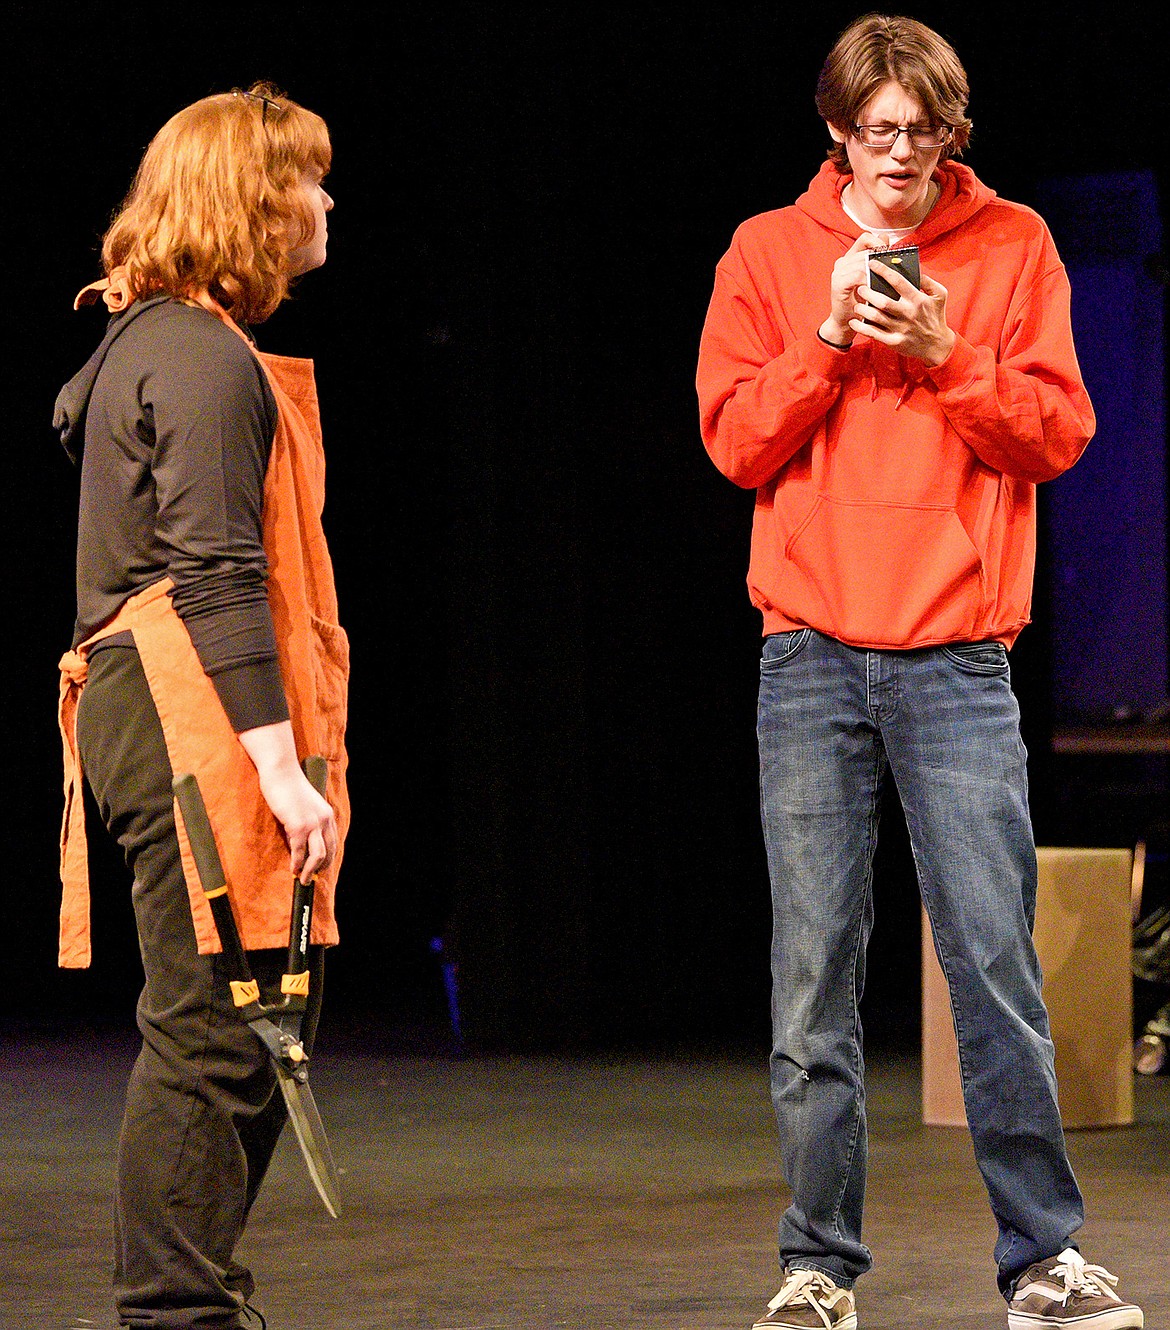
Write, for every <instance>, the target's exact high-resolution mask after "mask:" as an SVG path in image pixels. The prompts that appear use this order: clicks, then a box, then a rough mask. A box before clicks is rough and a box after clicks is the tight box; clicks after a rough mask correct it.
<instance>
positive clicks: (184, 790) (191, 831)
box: [171, 774, 260, 1020]
mask: <svg viewBox="0 0 1170 1330" xmlns="http://www.w3.org/2000/svg"><path fill="white" fill-rule="evenodd" d="M171 788H172V790H173V791H174V795H175V802H176V803H177V804H178V805H179V811H180V812H181V813H182V814H183V825H184V827H186V829H187V840H188V842H189V843H190V846H191V853H192V854H193V855H194V856H195V867H196V869H197V871H198V873H199V884H200V886H202V888H203V894H204V896H205V897H206V898H207V904H208V905H209V906H210V907H211V915H212V918H213V919H214V920H215V931H216V932H217V933H218V934H219V945H220V946H221V947H222V948H223V963H224V966H225V968H226V969H227V974H228V982H229V984H230V985H231V990H232V1002H233V1003H234V1004H235V1005H236V1007H238V1008H240V1009H241V1011H240V1014H241V1015H242V1016H243V1018H244V1019H245V1020H248V1019H250V1014H249V1012H248V1008H250V1007H256V1008H258V1007H259V1005H260V986H259V984H257V983H256V981H255V980H254V979H253V978H252V971H251V968H250V967H249V965H248V957H247V955H246V954H245V952H244V948H243V946H242V945H241V943H240V930H239V929H238V928H237V927H236V916H235V914H234V913H233V912H232V902H231V897H230V896H229V895H228V889H227V879H226V878H225V877H224V872H223V864H222V863H221V862H220V858H219V850H218V849H217V847H216V844H215V835H214V833H213V832H212V830H211V823H210V822H209V821H208V818H207V808H206V806H205V804H204V802H203V795H202V794H200V792H199V782H198V781H197V780H196V779H195V777H194V776H193V775H190V774H188V775H185V776H177V777H176V778H175V780H174V782H173V783H172V786H171Z"/></svg>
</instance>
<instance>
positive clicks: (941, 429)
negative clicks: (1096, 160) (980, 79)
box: [698, 15, 1142, 1330]
mask: <svg viewBox="0 0 1170 1330" xmlns="http://www.w3.org/2000/svg"><path fill="white" fill-rule="evenodd" d="M967 97H968V90H967V78H966V75H965V73H964V70H963V67H962V65H961V64H960V62H959V60H958V57H957V56H956V54H955V52H954V50H953V49H952V48H951V47H950V45H949V44H948V43H947V42H946V41H945V40H944V39H943V38H942V37H940V36H939V35H938V34H937V33H935V32H933V31H931V30H930V29H929V28H927V27H924V26H923V25H922V24H920V23H917V22H914V21H913V20H910V19H906V18H890V17H884V16H881V15H869V16H867V17H865V18H862V19H859V20H857V21H856V22H854V23H853V24H852V25H851V26H850V27H849V28H847V29H846V31H845V32H844V33H843V34H842V36H841V37H840V38H839V40H838V42H837V44H836V46H835V47H834V48H833V51H832V52H831V54H830V55H829V57H828V60H827V61H826V63H825V65H824V67H823V69H822V72H821V77H820V82H819V85H818V88H817V108H818V110H819V112H820V114H821V116H822V118H823V119H824V121H825V124H826V127H827V130H828V134H829V138H830V140H831V146H830V152H829V160H828V161H826V162H825V163H823V165H822V166H821V169H820V171H819V172H818V173H817V175H816V176H815V177H814V179H813V181H812V183H811V184H810V185H809V187H808V190H807V192H805V193H804V194H803V195H801V197H800V198H799V199H798V200H797V201H796V203H795V205H794V206H792V207H788V208H782V209H779V210H778V211H775V212H768V213H764V214H763V215H761V216H758V217H753V218H752V219H750V220H749V221H747V222H745V223H744V224H743V225H742V226H741V227H740V228H739V229H738V230H737V231H736V233H735V237H734V239H733V240H732V243H731V247H730V249H729V250H728V251H727V253H726V254H725V255H724V256H723V258H722V259H721V260H720V261H719V264H718V267H717V270H716V278H715V290H714V294H713V296H712V299H711V305H710V310H709V313H708V315H707V321H706V325H705V327H704V331H703V337H702V348H701V353H700V359H699V371H698V391H699V398H700V407H701V414H702V432H703V440H704V442H705V444H706V446H707V449H708V452H709V453H710V455H711V457H712V459H713V460H714V462H715V464H716V466H718V467H719V469H720V470H721V471H722V472H723V473H724V474H725V475H726V476H728V477H729V478H730V479H731V480H733V481H735V482H736V483H737V484H739V485H743V486H745V487H748V488H751V489H754V490H755V491H756V507H755V520H754V528H753V534H752V548H751V563H750V570H749V574H748V584H749V589H750V594H751V598H752V601H753V603H754V604H755V605H756V607H757V608H758V609H759V610H760V612H761V614H762V617H763V631H764V643H763V653H762V662H761V669H760V695H759V713H758V737H759V747H760V783H761V808H762V814H763V826H764V837H765V843H766V847H767V853H768V866H769V875H770V878H771V884H772V899H773V922H774V928H773V945H772V976H773V1047H772V1054H771V1062H770V1066H771V1088H772V1099H773V1103H774V1106H775V1110H776V1117H777V1122H778V1124H779V1128H780V1139H781V1147H782V1152H783V1159H784V1166H785V1173H786V1176H787V1179H788V1183H789V1186H790V1188H791V1191H792V1202H791V1205H790V1206H789V1207H788V1210H787V1211H786V1213H785V1214H784V1216H783V1219H782V1220H781V1224H780V1260H781V1265H782V1270H783V1282H782V1287H781V1289H780V1291H779V1293H778V1294H777V1295H776V1297H775V1298H773V1299H772V1301H771V1303H770V1305H769V1307H768V1309H767V1311H766V1312H765V1313H764V1314H763V1315H762V1316H761V1318H760V1319H759V1320H758V1321H757V1322H756V1323H755V1327H756V1330H765V1327H768V1328H772V1327H791V1328H796V1327H803V1328H805V1330H822V1328H823V1330H854V1327H855V1326H856V1324H857V1313H856V1310H855V1306H854V1297H853V1292H852V1290H853V1285H854V1282H855V1281H856V1280H857V1278H858V1277H859V1276H861V1275H863V1274H864V1273H865V1272H866V1271H867V1270H868V1269H869V1268H870V1264H871V1257H870V1252H869V1250H868V1248H867V1247H866V1246H865V1245H864V1244H863V1242H862V1234H861V1217H862V1203H863V1198H864V1193H865V1177H866V1151H867V1146H866V1125H865V1091H864V1071H863V1059H862V1045H861V1027H860V1023H859V1020H858V1001H859V999H860V997H861V990H862V986H863V983H864V978H865V949H866V943H867V941H868V938H869V934H870V927H871V923H872V917H873V906H872V895H871V885H872V867H873V854H874V844H875V838H876V834H877V822H878V809H879V801H880V796H881V791H882V786H883V782H885V781H886V780H888V779H890V778H892V779H893V780H894V782H895V784H896V786H897V790H898V794H899V797H900V799H901V802H902V807H903V809H904V811H905V815H906V823H907V826H908V828H909V833H910V840H911V844H912V847H913V852H914V861H915V864H916V866H917V870H918V878H919V884H920V887H921V891H922V897H923V900H924V902H925V904H926V908H927V910H928V911H929V913H930V918H931V921H932V924H933V927H934V936H935V939H936V942H937V946H938V951H939V957H940V960H941V962H942V966H943V969H944V971H945V972H946V976H947V980H948V983H949V985H950V994H951V1002H952V1005H953V1008H954V1013H955V1029H956V1033H957V1035H958V1042H959V1051H960V1062H961V1066H962V1072H963V1090H964V1097H965V1100H966V1107H967V1119H968V1122H969V1123H970V1126H971V1135H972V1140H973V1142H974V1147H975V1155H976V1158H977V1160H978V1164H979V1168H980V1171H981V1173H982V1175H983V1179H984V1182H985V1183H986V1186H987V1191H988V1195H989V1198H990V1201H991V1208H992V1210H993V1212H994V1214H995V1218H996V1222H997V1224H998V1228H999V1238H998V1241H997V1243H996V1247H995V1259H996V1262H997V1264H998V1279H999V1287H1000V1289H1001V1291H1002V1292H1003V1295H1004V1297H1005V1298H1006V1299H1007V1301H1008V1322H1009V1325H1010V1326H1011V1327H1012V1330H1030V1328H1031V1327H1040V1326H1061V1325H1066V1324H1068V1325H1074V1324H1075V1325H1077V1326H1078V1327H1092V1328H1093V1330H1123V1328H1124V1327H1139V1326H1141V1324H1142V1313H1141V1311H1140V1310H1139V1309H1138V1308H1137V1307H1136V1306H1133V1305H1132V1304H1130V1303H1127V1302H1124V1301H1123V1300H1122V1299H1121V1298H1120V1297H1119V1296H1118V1294H1117V1292H1116V1290H1115V1285H1116V1282H1117V1281H1116V1279H1115V1278H1114V1277H1113V1276H1112V1275H1110V1274H1108V1273H1107V1272H1106V1271H1105V1270H1104V1269H1103V1268H1101V1267H1100V1266H1095V1265H1088V1264H1086V1263H1085V1261H1084V1260H1083V1259H1082V1257H1081V1255H1080V1254H1079V1252H1078V1250H1077V1247H1076V1243H1075V1241H1074V1239H1073V1234H1074V1233H1075V1232H1076V1230H1077V1229H1079V1228H1080V1226H1081V1223H1082V1220H1083V1207H1082V1201H1081V1193H1080V1191H1079V1189H1078V1187H1077V1183H1076V1180H1075V1178H1074V1177H1073V1173H1072V1170H1071V1168H1070V1167H1069V1162H1068V1156H1067V1154H1066V1151H1065V1142H1064V1137H1063V1133H1062V1129H1061V1120H1060V1113H1059V1110H1058V1108H1057V1101H1056V1078H1055V1075H1054V1071H1053V1046H1052V1041H1051V1037H1050V1032H1049V1025H1048V1016H1047V1013H1046V1011H1045V1008H1044V1003H1043V1000H1042V998H1041V992H1040V970H1039V966H1038V964H1037V961H1036V953H1035V950H1034V948H1033V945H1032V937H1031V926H1032V922H1033V917H1034V911H1035V902H1036V855H1035V849H1034V844H1033V838H1032V829H1031V823H1030V820H1029V813H1028V793H1027V777H1026V770H1025V754H1024V748H1023V745H1022V744H1021V742H1020V731H1019V714H1018V709H1017V706H1016V701H1015V698H1014V696H1013V694H1012V690H1011V686H1010V683H1009V679H1008V660H1007V652H1008V648H1009V647H1010V646H1011V645H1012V643H1013V641H1014V640H1015V638H1016V635H1017V634H1018V633H1019V631H1020V630H1021V628H1023V626H1024V625H1025V624H1026V623H1027V621H1028V617H1029V606H1030V601H1031V588H1032V574H1033V563H1034V552H1035V540H1036V485H1037V483H1038V482H1040V481H1044V480H1049V479H1051V478H1052V477H1054V476H1057V475H1059V474H1060V473H1061V472H1062V471H1064V470H1065V469H1066V468H1067V467H1070V466H1072V464H1073V463H1074V462H1075V461H1076V460H1077V458H1078V457H1079V456H1080V453H1081V451H1082V449H1083V448H1084V447H1085V445H1086V443H1087V442H1088V440H1089V438H1090V436H1091V435H1092V433H1093V428H1094V419H1093V411H1092V407H1091V406H1090V403H1089V399H1088V396H1087V395H1086V392H1085V388H1084V385H1083V383H1082V381H1081V376H1080V373H1079V370H1078V368H1077V360H1076V356H1075V354H1074V351H1073V343H1072V335H1071V330H1070V320H1069V284H1068V279H1067V277H1066V275H1065V270H1064V268H1063V266H1062V265H1061V262H1060V259H1059V257H1058V255H1057V253H1056V249H1055V248H1054V246H1053V243H1052V238H1051V236H1050V235H1049V233H1048V231H1047V229H1046V227H1045V225H1044V223H1043V221H1042V220H1041V219H1040V218H1039V217H1038V216H1037V215H1036V214H1035V213H1034V212H1032V211H1030V210H1029V209H1027V208H1024V207H1020V206H1019V205H1017V204H1014V203H1009V202H1007V201H1005V200H1003V199H1001V198H998V197H997V196H996V195H995V193H994V192H993V191H992V190H991V189H989V188H988V187H987V186H986V185H984V184H983V183H982V182H981V181H980V180H978V179H977V178H976V176H975V175H974V173H973V172H972V171H971V170H969V169H968V168H967V167H966V166H963V165H961V164H960V163H959V162H958V161H956V158H957V157H958V156H959V154H960V153H961V151H962V150H963V148H964V147H965V146H966V145H967V142H968V138H969V134H970V128H971V122H970V120H969V119H968V118H967ZM909 246H917V249H918V257H919V262H920V267H921V274H922V275H921V285H920V288H919V287H916V286H915V285H914V284H913V283H912V282H911V281H910V280H908V279H907V278H906V277H904V276H903V275H901V273H898V272H896V271H894V269H893V268H891V267H883V268H881V269H880V270H878V273H879V275H887V276H888V283H889V288H890V290H889V291H888V292H887V293H884V294H883V293H882V291H881V290H880V289H878V288H877V286H876V283H875V282H872V281H871V280H870V279H869V277H868V276H867V263H866V259H867V255H868V254H869V253H870V252H872V251H876V250H884V249H889V248H896V247H909ZM902 260H903V262H905V260H906V256H902ZM941 1269H942V1267H941V1266H940V1265H939V1263H938V1262H937V1261H931V1260H929V1258H928V1259H927V1260H926V1263H925V1265H924V1269H923V1284H922V1287H921V1288H920V1289H919V1291H918V1294H917V1295H916V1296H917V1297H918V1298H919V1299H920V1300H925V1302H926V1303H930V1302H931V1301H932V1300H933V1301H935V1302H937V1303H938V1304H940V1305H943V1304H947V1303H948V1302H949V1300H950V1298H951V1294H950V1293H949V1291H948V1290H947V1288H946V1287H945V1285H943V1284H939V1283H938V1281H939V1280H941V1279H942V1278H943V1275H942V1273H941ZM928 1281H932V1282H928Z"/></svg>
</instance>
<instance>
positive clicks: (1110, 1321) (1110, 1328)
mask: <svg viewBox="0 0 1170 1330" xmlns="http://www.w3.org/2000/svg"><path fill="white" fill-rule="evenodd" d="M1144 1325H1145V1317H1144V1316H1143V1315H1142V1309H1141V1308H1140V1307H1134V1306H1132V1305H1129V1304H1126V1305H1124V1306H1121V1307H1113V1308H1110V1309H1109V1310H1108V1311H1103V1312H1092V1313H1089V1314H1086V1315H1085V1316H1037V1315H1035V1313H1033V1312H1013V1311H1010V1310H1009V1311H1008V1330H1039V1327H1041V1326H1053V1327H1057V1328H1058V1330H1059V1327H1065V1326H1068V1327H1073V1326H1085V1327H1091V1328H1092V1330H1142V1327H1143V1326H1144Z"/></svg>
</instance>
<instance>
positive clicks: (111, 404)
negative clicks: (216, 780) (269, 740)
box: [62, 298, 288, 731]
mask: <svg viewBox="0 0 1170 1330" xmlns="http://www.w3.org/2000/svg"><path fill="white" fill-rule="evenodd" d="M103 348H104V355H103V356H102V357H101V358H100V359H99V361H98V365H97V371H96V376H95V377H93V378H92V384H91V386H90V388H89V394H88V399H86V398H84V397H83V396H82V394H81V393H80V392H78V393H77V394H76V396H77V398H78V399H79V401H80V410H81V411H83V412H84V414H85V446H84V453H83V457H82V470H81V507H80V517H79V523H78V542H77V606H78V615H77V624H76V629H75V634H74V644H75V645H76V644H77V643H78V642H80V641H83V640H84V639H85V638H86V637H87V636H88V635H89V634H90V633H92V632H93V631H94V630H95V629H97V628H99V627H101V625H102V624H104V623H107V622H108V621H109V620H110V619H111V618H112V617H113V616H114V614H116V613H117V611H118V609H119V608H120V606H121V605H122V604H123V603H124V602H125V601H126V600H127V599H128V598H129V597H130V596H131V595H133V594H134V593H135V592H137V591H141V590H143V589H144V588H145V587H147V586H149V585H151V584H152V583H154V582H157V581H159V580H160V578H162V577H164V576H169V577H170V578H171V579H172V581H173V582H174V592H173V596H172V600H173V604H174V607H175V609H176V611H177V612H178V614H179V616H180V617H181V618H182V619H183V621H184V623H185V624H186V626H187V629H188V631H189V632H190V634H191V640H192V642H193V643H194V645H195V649H196V651H197V653H198V655H199V659H200V661H201V663H202V665H203V668H204V669H205V670H206V671H207V674H208V675H209V676H210V678H211V680H212V682H213V684H214V685H215V688H216V691H217V693H218V694H219V697H220V700H221V701H222V703H223V705H224V708H225V710H226V711H227V714H228V717H229V719H230V720H231V722H232V725H233V726H234V728H235V729H236V730H237V731H239V730H245V729H251V728H253V727H254V726H256V725H265V724H270V723H273V722H276V721H281V720H285V719H287V718H288V705H287V701H286V698H285V694H284V686H283V683H282V681H281V676H280V668H279V664H278V662H277V654H276V639H275V635H274V632H273V627H272V618H271V614H270V613H269V608H268V597H267V583H266V579H267V574H268V563H267V559H266V557H265V554H264V546H263V540H262V517H263V500H264V476H265V472H266V470H267V466H268V456H269V453H270V451H271V447H272V439H273V435H274V432H275V429H276V418H277V415H276V403H275V400H274V398H273V396H272V391H271V389H270V388H269V386H268V382H267V380H266V378H265V376H264V371H263V369H262V367H261V366H260V364H259V362H258V361H257V359H256V357H255V355H253V353H252V352H251V351H250V350H249V348H248V347H247V346H246V345H245V343H244V342H243V340H242V339H241V338H240V337H239V336H237V335H236V333H234V332H233V331H232V330H231V329H230V328H228V327H227V326H226V325H224V324H223V323H222V322H221V321H220V320H219V319H217V318H215V316H214V315H212V314H210V313H208V312H207V311H206V310H204V309H201V308H198V307H192V306H188V305H184V304H182V303H180V302H178V301H175V300H170V299H166V298H160V299H156V300H151V301H145V302H138V303H136V304H135V305H132V306H131V307H130V309H129V310H127V311H126V312H125V313H123V314H121V315H117V316H115V318H114V319H113V320H111V324H110V329H109V332H108V333H107V336H106V339H105V341H104V342H103ZM92 364H93V362H91V365H92ZM84 374H85V371H82V375H79V376H78V379H77V380H74V384H76V383H77V382H78V380H80V379H81V378H82V376H83V375H84ZM72 387H73V384H71V385H70V386H69V388H67V389H66V390H65V393H63V394H62V398H63V399H64V398H65V397H66V394H68V393H69V391H70V389H71V388H72ZM72 409H73V410H74V412H75V414H74V417H73V419H74V421H76V420H77V419H78V418H79V417H78V415H77V414H76V412H77V410H78V407H77V405H76V403H75V404H74V406H73V408H72Z"/></svg>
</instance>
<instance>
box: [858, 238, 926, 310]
mask: <svg viewBox="0 0 1170 1330" xmlns="http://www.w3.org/2000/svg"><path fill="white" fill-rule="evenodd" d="M883 266H885V267H887V268H892V269H893V270H894V272H899V273H901V274H902V276H903V277H905V279H906V280H907V281H908V282H909V283H910V285H911V286H916V287H919V288H921V286H922V274H921V272H920V270H919V267H918V246H917V245H902V246H901V247H900V248H898V249H871V250H869V251H868V253H867V254H866V256H865V273H866V276H865V281H866V285H867V286H868V287H869V288H870V290H871V291H877V292H878V294H879V295H883V296H889V297H890V299H891V300H897V299H898V293H897V291H895V290H894V288H893V287H892V286H891V285H890V284H889V282H887V281H886V279H885V278H884V277H883V276H882V275H881V269H882V267H883Z"/></svg>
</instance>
